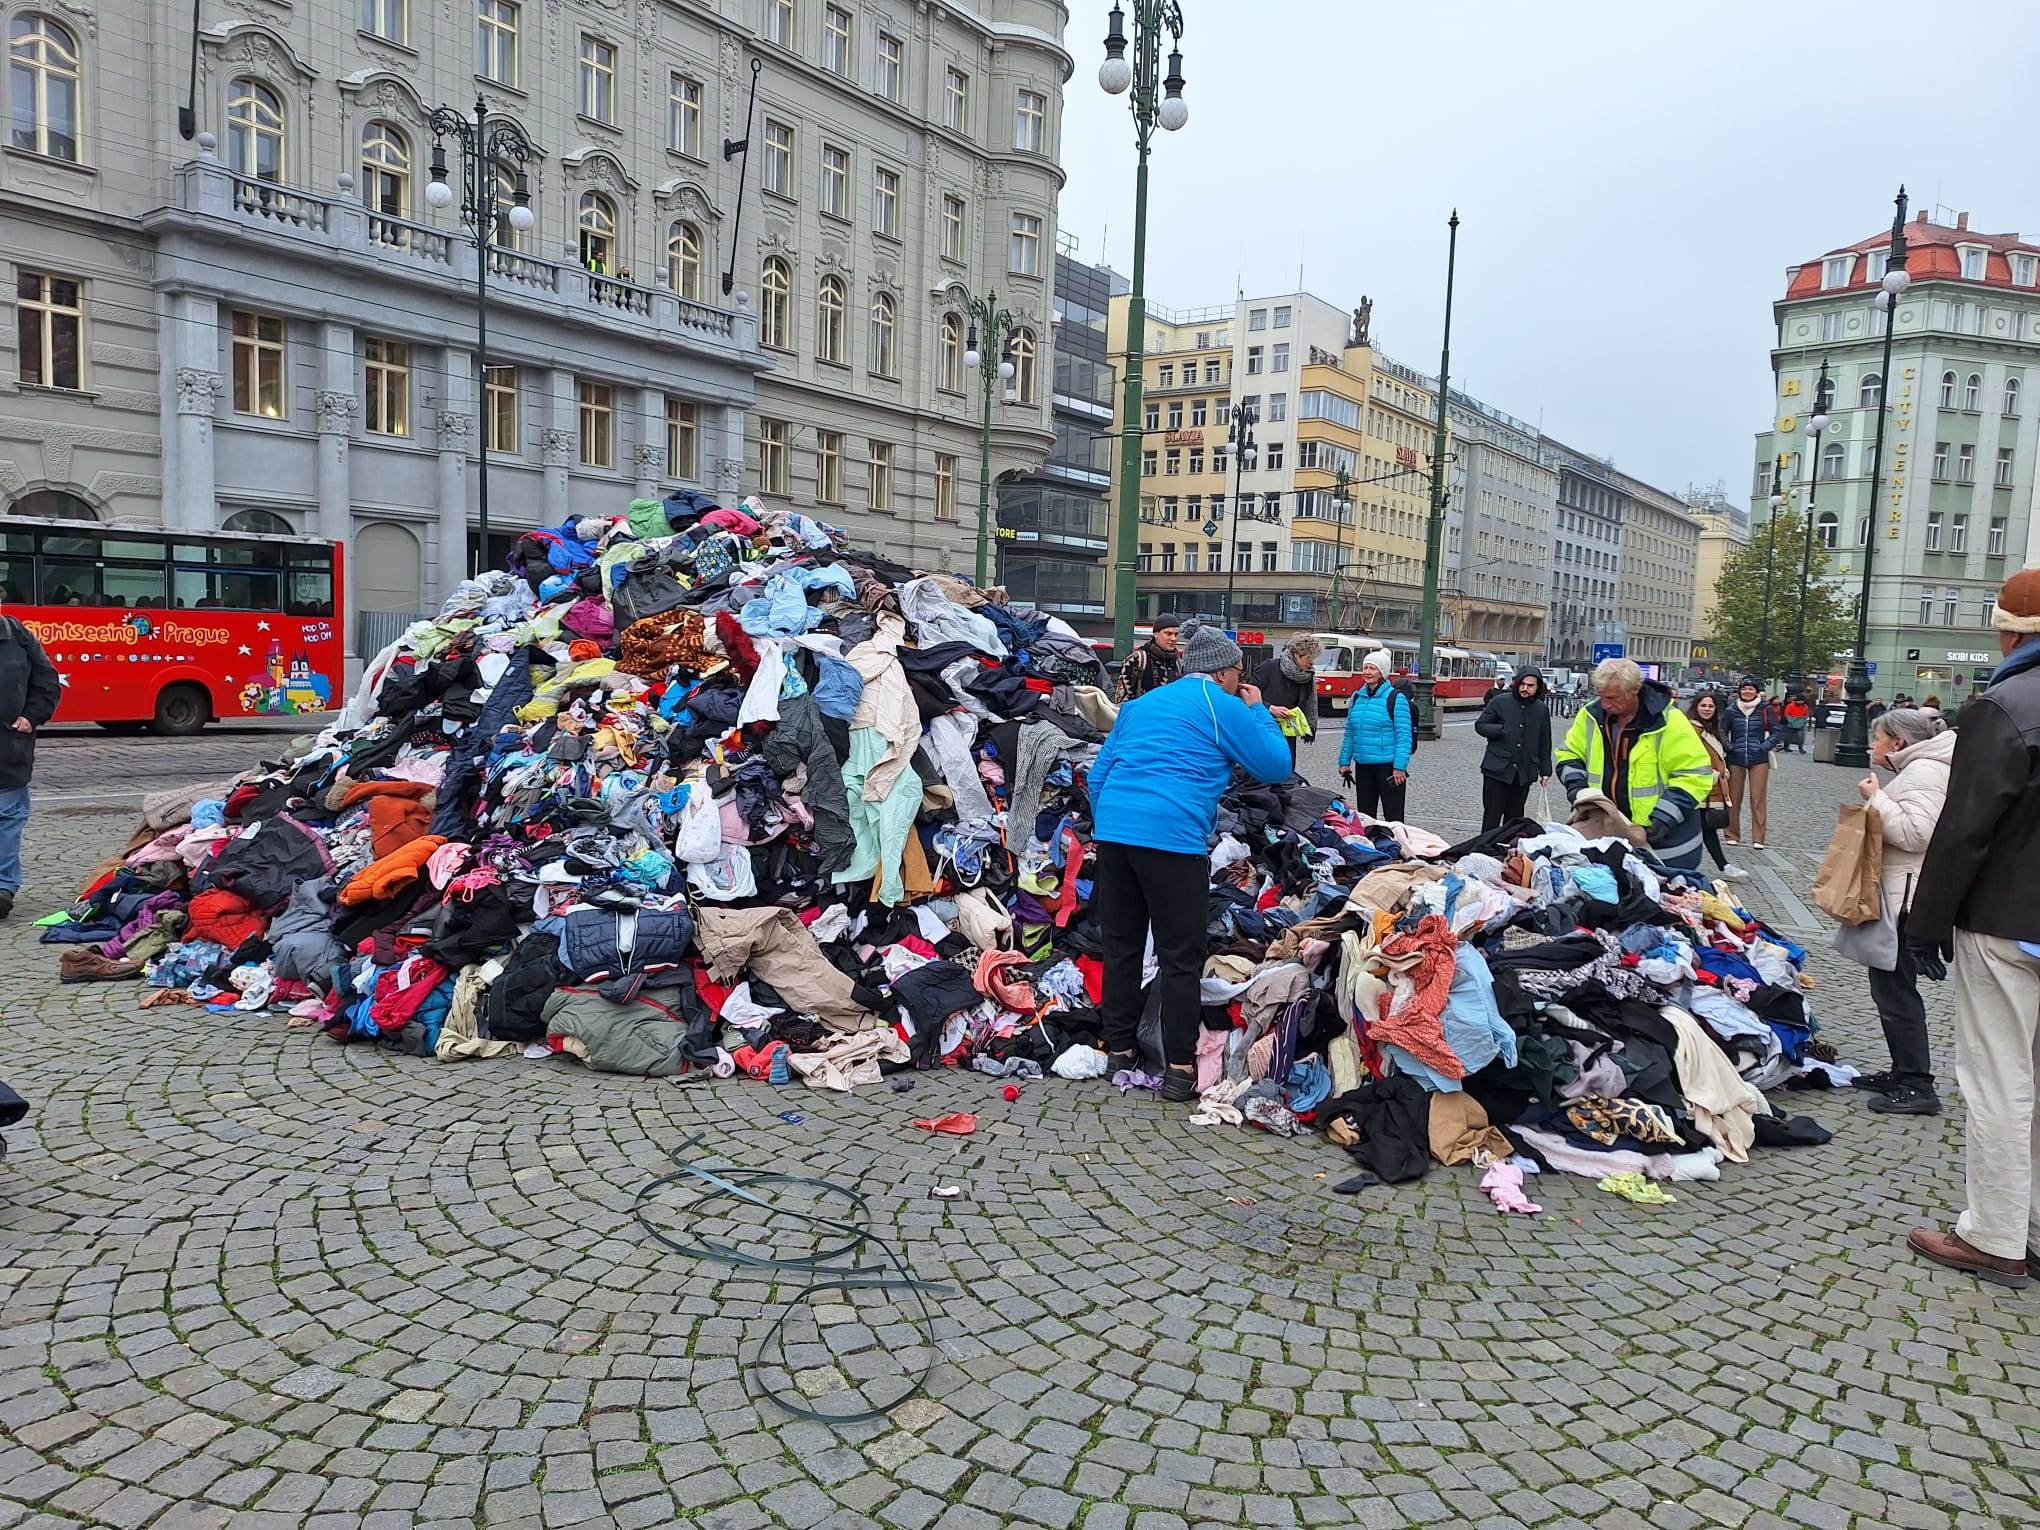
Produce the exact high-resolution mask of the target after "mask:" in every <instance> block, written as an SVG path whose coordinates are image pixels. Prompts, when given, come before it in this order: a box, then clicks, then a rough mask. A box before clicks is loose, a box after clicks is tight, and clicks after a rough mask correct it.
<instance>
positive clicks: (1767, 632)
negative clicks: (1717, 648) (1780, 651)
mask: <svg viewBox="0 0 2040 1530" xmlns="http://www.w3.org/2000/svg"><path fill="white" fill-rule="evenodd" d="M1784 508H1785V454H1784V453H1783V452H1779V453H1778V454H1777V456H1775V457H1774V458H1772V459H1771V515H1770V521H1769V524H1768V525H1767V526H1766V527H1765V538H1764V617H1763V620H1762V621H1761V622H1760V623H1759V624H1758V632H1759V633H1760V636H1759V637H1758V638H1757V689H1758V690H1760V691H1769V690H1770V688H1771V584H1772V579H1773V576H1774V575H1775V574H1776V572H1777V568H1778V512H1779V511H1780V510H1783V509H1784Z"/></svg>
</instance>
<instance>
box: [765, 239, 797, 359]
mask: <svg viewBox="0 0 2040 1530" xmlns="http://www.w3.org/2000/svg"><path fill="white" fill-rule="evenodd" d="M758 285H759V286H760V287H761V288H763V289H764V292H765V301H764V302H763V303H762V304H760V305H759V309H758V343H759V344H760V345H769V346H772V347H773V348H774V349H775V350H782V351H788V350H792V349H793V268H792V267H791V266H789V265H788V264H787V263H786V262H785V261H783V260H781V259H780V258H779V257H778V256H777V255H774V256H773V257H772V258H771V259H770V260H767V261H766V262H765V271H764V274H763V276H762V277H761V278H760V279H759V282H758Z"/></svg>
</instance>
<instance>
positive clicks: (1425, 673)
mask: <svg viewBox="0 0 2040 1530" xmlns="http://www.w3.org/2000/svg"><path fill="white" fill-rule="evenodd" d="M1445 226H1446V227H1447V228H1448V229H1449V230H1450V231H1451V235H1450V239H1449V241H1448V243H1447V245H1446V253H1445V340H1444V344H1443V345H1442V346H1441V347H1440V348H1439V352H1438V431H1437V434H1436V436H1435V437H1434V438H1433V439H1432V442H1431V517H1430V521H1429V523H1428V524H1427V525H1426V526H1425V528H1424V614H1423V618H1422V620H1421V622H1420V624H1419V626H1418V628H1417V707H1418V716H1419V721H1420V724H1421V726H1422V728H1423V734H1424V737H1425V738H1437V737H1438V735H1439V728H1438V664H1437V651H1438V575H1439V572H1440V565H1441V564H1442V563H1443V562H1444V551H1445V411H1446V407H1447V405H1448V404H1449V403H1450V402H1451V396H1452V282H1453V278H1454V275H1455V274H1456V272H1457V270H1458V266H1459V212H1458V209H1456V208H1455V209H1454V210H1453V213H1452V217H1451V220H1450V221H1449V222H1448V223H1447V224H1446V225H1445Z"/></svg>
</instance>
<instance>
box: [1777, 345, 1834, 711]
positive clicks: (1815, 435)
mask: <svg viewBox="0 0 2040 1530" xmlns="http://www.w3.org/2000/svg"><path fill="white" fill-rule="evenodd" d="M1834 391H1835V384H1834V379H1832V378H1831V377H1829V376H1828V364H1827V358H1826V357H1825V356H1823V357H1822V358H1821V362H1820V381H1818V382H1816V383H1815V384H1814V385H1813V414H1812V416H1811V417H1810V418H1808V420H1807V422H1806V429H1807V432H1808V434H1809V435H1810V437H1811V438H1812V441H1813V445H1812V446H1811V448H1809V450H1808V454H1807V479H1806V527H1805V535H1804V536H1803V537H1802V538H1801V545H1800V549H1799V620H1798V623H1797V625H1796V627H1795V629H1794V631H1793V634H1792V674H1791V675H1790V677H1789V678H1788V679H1787V680H1786V682H1785V691H1786V694H1787V695H1791V696H1797V695H1798V694H1800V692H1802V691H1804V690H1805V689H1806V595H1807V582H1808V581H1809V580H1811V579H1812V578H1813V502H1814V499H1815V497H1816V496H1817V495H1818V494H1819V493H1820V438H1821V436H1822V435H1823V434H1824V433H1825V432H1826V430H1827V428H1828V410H1829V409H1830V408H1831V407H1832V406H1833V404H1834Z"/></svg>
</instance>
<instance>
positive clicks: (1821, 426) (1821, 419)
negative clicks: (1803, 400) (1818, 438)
mask: <svg viewBox="0 0 2040 1530" xmlns="http://www.w3.org/2000/svg"><path fill="white" fill-rule="evenodd" d="M1806 428H1807V429H1808V430H1810V431H1812V432H1813V433H1814V434H1815V435H1819V434H1820V433H1821V432H1822V431H1823V430H1826V429H1827V428H1828V417H1827V416H1826V415H1824V414H1817V415H1815V416H1814V417H1813V418H1812V419H1810V420H1808V421H1807V422H1806Z"/></svg>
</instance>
